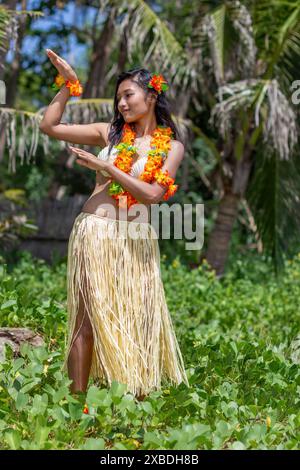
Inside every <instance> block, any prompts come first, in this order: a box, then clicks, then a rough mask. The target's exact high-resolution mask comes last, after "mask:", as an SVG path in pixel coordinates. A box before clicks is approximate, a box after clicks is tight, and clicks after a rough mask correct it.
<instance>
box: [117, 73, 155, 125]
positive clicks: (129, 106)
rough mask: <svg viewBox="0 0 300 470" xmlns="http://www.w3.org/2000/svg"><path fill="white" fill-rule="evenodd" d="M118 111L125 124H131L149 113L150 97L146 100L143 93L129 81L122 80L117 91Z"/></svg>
mask: <svg viewBox="0 0 300 470" xmlns="http://www.w3.org/2000/svg"><path fill="white" fill-rule="evenodd" d="M117 103H118V110H119V112H120V113H121V114H122V116H123V119H124V121H125V122H133V121H136V120H138V119H140V118H141V117H142V116H145V115H146V114H148V113H149V111H150V109H151V107H150V103H151V100H150V96H148V97H147V98H146V102H145V92H144V91H143V90H142V88H141V87H139V86H138V85H137V84H136V83H134V82H133V81H132V80H130V79H126V80H123V82H121V83H120V85H119V88H118V91H117Z"/></svg>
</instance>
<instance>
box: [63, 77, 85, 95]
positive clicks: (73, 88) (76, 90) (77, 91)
mask: <svg viewBox="0 0 300 470" xmlns="http://www.w3.org/2000/svg"><path fill="white" fill-rule="evenodd" d="M66 87H68V88H70V95H71V96H80V95H81V94H82V91H83V90H82V86H81V84H80V82H79V80H76V82H73V83H72V82H70V80H67V81H66Z"/></svg>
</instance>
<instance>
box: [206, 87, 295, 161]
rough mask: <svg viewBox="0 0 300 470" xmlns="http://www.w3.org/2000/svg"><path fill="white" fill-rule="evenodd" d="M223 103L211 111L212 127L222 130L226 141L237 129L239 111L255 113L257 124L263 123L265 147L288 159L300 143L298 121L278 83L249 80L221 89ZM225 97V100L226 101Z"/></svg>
mask: <svg viewBox="0 0 300 470" xmlns="http://www.w3.org/2000/svg"><path fill="white" fill-rule="evenodd" d="M218 97H219V100H220V102H219V103H217V104H216V105H215V106H214V108H213V109H212V111H211V116H210V120H209V123H210V124H211V125H213V124H214V123H215V124H216V125H217V127H218V128H219V131H220V133H221V135H222V136H223V138H224V139H225V138H226V134H228V133H229V132H231V131H232V129H233V128H234V126H235V125H236V120H237V118H238V115H239V114H238V113H239V110H241V109H242V110H243V109H244V110H245V109H254V122H255V125H256V127H258V126H259V120H260V119H262V121H263V136H264V143H265V145H266V146H267V147H268V148H269V149H274V150H275V151H276V152H278V154H279V156H280V158H281V159H288V158H289V157H290V154H291V153H292V152H293V150H294V148H295V145H296V144H297V141H298V134H299V130H298V129H297V117H296V113H295V111H294V110H293V108H292V106H291V105H290V104H289V101H288V99H287V98H286V96H285V94H284V93H282V91H281V89H280V87H279V83H278V81H277V80H275V79H274V80H259V79H249V80H242V81H239V82H234V83H231V84H227V85H224V86H222V87H219V89H218ZM224 97H225V98H224Z"/></svg>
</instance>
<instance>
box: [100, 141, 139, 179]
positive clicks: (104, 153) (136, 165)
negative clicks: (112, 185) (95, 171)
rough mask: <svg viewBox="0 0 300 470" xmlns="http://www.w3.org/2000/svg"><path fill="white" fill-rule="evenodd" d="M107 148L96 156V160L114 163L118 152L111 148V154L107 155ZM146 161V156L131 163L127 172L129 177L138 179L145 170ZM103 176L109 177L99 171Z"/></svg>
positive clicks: (104, 172) (105, 172)
mask: <svg viewBox="0 0 300 470" xmlns="http://www.w3.org/2000/svg"><path fill="white" fill-rule="evenodd" d="M108 148H109V146H108V145H107V146H106V147H104V148H103V149H102V150H101V151H100V152H99V154H98V155H97V157H98V158H100V159H101V160H104V161H109V162H111V163H113V162H114V161H115V159H116V158H117V155H118V150H117V149H116V148H115V147H113V148H112V149H111V152H110V155H109V154H108ZM147 160H148V156H147V157H141V158H139V159H138V160H137V161H136V162H134V163H133V165H132V167H131V169H130V171H129V173H128V174H129V175H131V176H134V177H136V178H138V177H139V176H140V174H141V173H143V171H144V168H145V165H146V162H147ZM99 171H100V172H101V173H102V174H103V175H104V176H107V177H109V176H110V175H109V174H108V173H107V171H105V170H99Z"/></svg>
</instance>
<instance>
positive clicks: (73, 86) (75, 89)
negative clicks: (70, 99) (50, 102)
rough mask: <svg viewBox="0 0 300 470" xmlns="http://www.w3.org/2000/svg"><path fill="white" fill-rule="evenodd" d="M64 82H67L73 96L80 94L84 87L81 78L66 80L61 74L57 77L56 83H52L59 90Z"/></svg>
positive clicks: (54, 88)
mask: <svg viewBox="0 0 300 470" xmlns="http://www.w3.org/2000/svg"><path fill="white" fill-rule="evenodd" d="M64 83H66V87H68V88H70V95H71V96H80V95H81V94H82V91H83V88H82V85H81V83H80V81H79V80H76V82H70V80H65V79H64V77H63V76H62V75H60V74H58V75H57V76H56V77H55V80H54V83H53V84H52V88H53V90H55V91H58V90H59V89H60V88H61V87H62V86H63V84H64Z"/></svg>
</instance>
